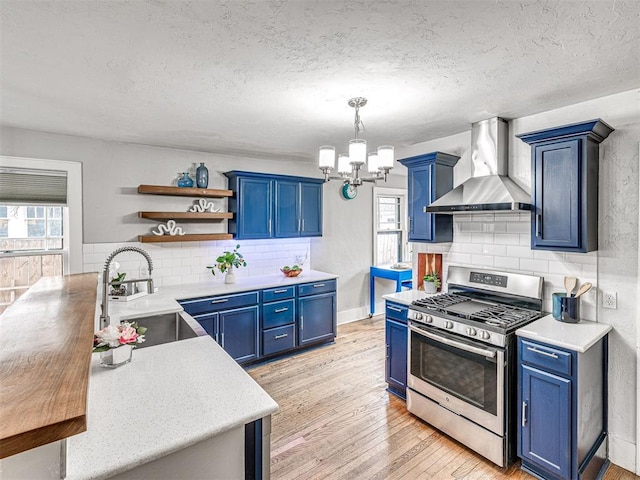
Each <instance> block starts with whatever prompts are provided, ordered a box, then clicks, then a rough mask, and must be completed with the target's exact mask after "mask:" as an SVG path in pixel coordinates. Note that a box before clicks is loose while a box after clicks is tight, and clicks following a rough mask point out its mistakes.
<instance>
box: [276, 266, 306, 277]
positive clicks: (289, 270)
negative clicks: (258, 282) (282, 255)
mask: <svg viewBox="0 0 640 480" xmlns="http://www.w3.org/2000/svg"><path fill="white" fill-rule="evenodd" d="M280 271H281V272H282V273H283V274H284V276H285V277H297V276H298V275H300V274H301V273H302V269H301V268H300V267H299V266H298V265H294V266H293V267H289V266H284V267H282V268H281V269H280Z"/></svg>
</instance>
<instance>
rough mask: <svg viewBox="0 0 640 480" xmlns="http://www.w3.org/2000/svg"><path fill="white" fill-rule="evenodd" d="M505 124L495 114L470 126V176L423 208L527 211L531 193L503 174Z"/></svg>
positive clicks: (506, 162) (506, 163)
mask: <svg viewBox="0 0 640 480" xmlns="http://www.w3.org/2000/svg"><path fill="white" fill-rule="evenodd" d="M508 135H509V124H508V123H507V121H506V120H504V119H502V118H498V117H494V118H489V119H488V120H483V121H481V122H478V123H474V124H473V125H471V178H470V179H468V180H467V181H465V182H463V183H462V184H461V185H458V186H457V187H456V188H454V189H453V190H451V191H450V192H448V193H445V194H444V195H443V196H442V197H440V198H439V199H437V200H436V201H435V202H433V203H432V204H431V205H429V206H428V207H426V209H425V211H426V212H430V213H446V214H455V213H486V212H491V213H499V212H505V213H509V212H528V211H530V210H531V208H532V207H531V195H530V194H528V193H527V192H525V191H524V190H523V189H522V188H520V187H519V186H518V185H517V184H516V183H515V182H514V181H513V180H511V179H510V178H509V177H508V176H507V172H508V169H509V136H508Z"/></svg>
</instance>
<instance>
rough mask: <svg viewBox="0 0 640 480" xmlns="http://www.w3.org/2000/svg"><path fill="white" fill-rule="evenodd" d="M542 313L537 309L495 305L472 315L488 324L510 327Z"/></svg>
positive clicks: (537, 316) (535, 317) (533, 318)
mask: <svg viewBox="0 0 640 480" xmlns="http://www.w3.org/2000/svg"><path fill="white" fill-rule="evenodd" d="M541 316H542V314H541V313H540V312H538V311H535V310H527V309H524V308H518V307H512V306H509V305H493V306H491V307H489V308H486V309H484V310H481V311H479V312H477V313H474V314H473V315H471V319H472V320H477V321H480V322H484V323H486V324H487V325H495V326H498V327H504V328H509V327H511V326H514V325H517V324H519V323H522V322H527V321H530V320H535V319H537V318H540V317H541Z"/></svg>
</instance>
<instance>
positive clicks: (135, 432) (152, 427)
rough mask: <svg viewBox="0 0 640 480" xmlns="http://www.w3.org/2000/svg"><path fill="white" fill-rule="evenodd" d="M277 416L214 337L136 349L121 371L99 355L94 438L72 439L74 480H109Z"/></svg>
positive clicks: (90, 427) (90, 422) (91, 420)
mask: <svg viewBox="0 0 640 480" xmlns="http://www.w3.org/2000/svg"><path fill="white" fill-rule="evenodd" d="M277 409H278V405H277V403H276V402H275V401H274V400H273V399H272V398H271V397H270V396H269V395H268V394H267V393H266V392H265V391H264V390H263V389H262V388H261V387H260V386H259V385H258V384H257V383H256V382H255V381H254V380H253V379H252V378H251V377H250V376H249V375H248V374H247V373H246V372H245V371H244V370H243V369H242V367H240V366H239V365H238V364H237V363H236V362H235V361H234V360H233V359H232V358H231V357H230V356H229V355H228V354H227V353H226V352H225V351H224V350H223V349H222V348H221V347H220V346H219V345H218V344H216V343H215V341H214V340H213V339H212V338H211V337H209V336H204V337H197V338H191V339H188V340H181V341H177V342H173V343H167V344H163V345H158V346H154V347H150V348H142V349H136V350H134V352H133V360H132V361H131V363H129V364H126V365H123V366H121V367H119V368H116V369H107V368H102V367H100V366H99V356H98V355H94V358H93V359H92V365H91V377H90V386H89V408H88V412H87V431H86V432H84V433H81V434H78V435H75V436H73V437H69V439H68V440H67V451H68V457H67V458H68V459H67V479H70V480H79V479H101V478H107V477H110V476H113V475H116V474H118V473H121V472H124V471H127V470H130V469H132V468H134V467H136V466H138V465H141V464H143V463H147V462H150V461H153V460H156V459H158V458H160V457H163V456H165V455H168V454H170V453H172V452H175V451H177V450H181V449H183V448H186V447H188V446H191V445H194V444H196V443H198V442H201V441H203V440H206V439H208V438H211V437H213V436H215V435H218V434H220V433H223V432H225V431H228V430H231V429H233V428H237V427H239V426H241V425H244V424H246V423H250V422H252V421H254V420H257V419H259V418H262V417H265V416H267V415H270V414H272V413H274V412H275V411H276V410H277Z"/></svg>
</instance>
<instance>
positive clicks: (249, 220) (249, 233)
mask: <svg viewBox="0 0 640 480" xmlns="http://www.w3.org/2000/svg"><path fill="white" fill-rule="evenodd" d="M236 195H237V196H238V199H237V200H238V206H237V210H238V211H237V212H236V222H237V231H236V238H238V239H244V238H271V237H272V236H273V235H272V230H271V222H272V218H273V213H272V208H273V200H272V195H273V181H272V180H270V179H269V178H253V177H251V178H240V179H239V180H238V191H237V192H236Z"/></svg>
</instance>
